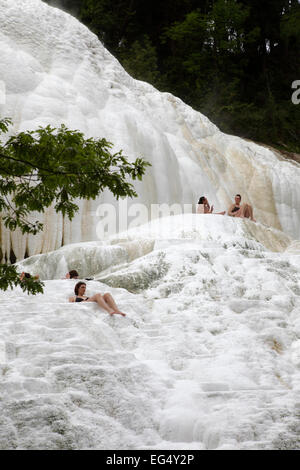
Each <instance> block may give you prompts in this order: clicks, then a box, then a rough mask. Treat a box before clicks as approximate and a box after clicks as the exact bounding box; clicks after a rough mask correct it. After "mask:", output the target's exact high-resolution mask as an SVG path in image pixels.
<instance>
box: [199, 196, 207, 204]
mask: <svg viewBox="0 0 300 470" xmlns="http://www.w3.org/2000/svg"><path fill="white" fill-rule="evenodd" d="M205 199H206V197H205V196H201V197H200V199H199V201H198V204H204V201H205Z"/></svg>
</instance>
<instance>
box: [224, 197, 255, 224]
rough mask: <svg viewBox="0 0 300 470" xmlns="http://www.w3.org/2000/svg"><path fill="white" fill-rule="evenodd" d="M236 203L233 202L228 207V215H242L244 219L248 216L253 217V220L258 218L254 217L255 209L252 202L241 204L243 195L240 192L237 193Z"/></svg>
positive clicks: (248, 217)
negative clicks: (251, 204)
mask: <svg viewBox="0 0 300 470" xmlns="http://www.w3.org/2000/svg"><path fill="white" fill-rule="evenodd" d="M234 200H235V204H231V206H230V207H229V209H228V215H230V216H231V217H241V218H242V219H244V218H247V219H251V220H252V221H253V222H256V220H255V219H254V218H253V209H252V206H250V204H242V205H240V204H241V200H242V196H241V195H240V194H236V196H235V198H234Z"/></svg>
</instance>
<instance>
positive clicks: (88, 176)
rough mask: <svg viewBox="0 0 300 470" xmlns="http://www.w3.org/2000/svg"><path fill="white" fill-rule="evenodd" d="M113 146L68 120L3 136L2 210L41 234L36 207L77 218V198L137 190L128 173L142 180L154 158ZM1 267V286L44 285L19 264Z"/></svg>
mask: <svg viewBox="0 0 300 470" xmlns="http://www.w3.org/2000/svg"><path fill="white" fill-rule="evenodd" d="M10 124H11V121H10V120H9V119H3V120H0V133H1V132H2V133H7V132H8V129H9V125H10ZM112 146H113V145H112V144H111V143H110V142H108V141H106V140H105V139H93V138H89V139H85V137H84V134H82V133H81V132H79V131H74V130H69V129H68V128H67V127H66V126H65V125H61V127H60V128H58V129H55V128H52V127H50V126H47V127H45V128H43V127H40V128H39V129H37V130H35V131H26V132H20V133H19V134H17V135H13V136H11V137H9V138H8V139H7V140H6V142H5V143H2V142H1V140H0V212H1V218H2V220H3V221H4V224H5V226H6V227H8V228H9V229H10V230H12V231H13V230H16V228H20V229H21V231H22V233H23V234H24V233H32V234H34V235H35V234H36V233H37V232H39V231H40V230H42V228H43V225H42V224H41V223H40V222H39V220H36V221H34V222H32V221H31V220H30V219H31V213H32V212H39V213H42V212H44V211H45V209H46V208H47V207H49V206H50V205H52V204H54V207H55V210H56V212H61V213H62V214H63V215H64V216H67V217H68V218H69V219H72V218H73V217H74V215H75V214H76V212H77V211H78V205H77V203H76V199H95V198H96V197H97V196H98V195H99V193H101V192H102V191H103V190H104V189H109V190H110V191H111V192H112V194H113V195H114V196H115V197H116V198H117V199H118V198H119V197H126V196H127V197H135V196H137V194H136V192H135V189H134V187H133V185H132V183H131V182H130V181H128V179H130V180H136V179H139V180H141V179H142V177H143V175H144V173H145V171H146V168H147V166H149V165H150V164H149V163H148V162H146V161H145V160H143V159H142V158H137V159H136V160H135V161H134V162H132V163H131V162H129V161H128V159H127V157H126V156H124V155H123V153H122V151H119V152H117V153H111V151H110V150H111V148H112ZM0 268H1V269H0V274H1V279H0V288H1V289H4V290H5V289H6V288H7V287H8V286H11V285H12V284H13V283H14V282H15V285H22V287H24V285H25V284H26V286H27V290H28V291H30V292H32V293H35V292H38V291H39V290H38V288H37V290H36V291H35V288H34V287H33V285H34V284H33V283H32V282H33V281H32V282H31V281H30V282H29V281H27V280H26V282H25V283H22V284H20V282H19V279H18V276H17V274H16V271H14V268H13V267H8V266H6V265H0ZM5 273H6V275H5ZM36 286H37V284H36Z"/></svg>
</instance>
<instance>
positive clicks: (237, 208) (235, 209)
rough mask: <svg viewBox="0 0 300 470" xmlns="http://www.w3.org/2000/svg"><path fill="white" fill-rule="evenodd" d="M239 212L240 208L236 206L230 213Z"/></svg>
mask: <svg viewBox="0 0 300 470" xmlns="http://www.w3.org/2000/svg"><path fill="white" fill-rule="evenodd" d="M239 210H240V207H238V206H235V208H234V209H232V211H231V212H237V211H239Z"/></svg>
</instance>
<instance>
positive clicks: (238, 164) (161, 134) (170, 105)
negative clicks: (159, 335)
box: [0, 0, 300, 260]
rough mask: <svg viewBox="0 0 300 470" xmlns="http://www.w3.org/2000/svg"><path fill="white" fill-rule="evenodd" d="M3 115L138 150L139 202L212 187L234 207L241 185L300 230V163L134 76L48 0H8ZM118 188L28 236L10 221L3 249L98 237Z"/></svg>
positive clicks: (213, 198)
mask: <svg viewBox="0 0 300 470" xmlns="http://www.w3.org/2000/svg"><path fill="white" fill-rule="evenodd" d="M0 24H1V30H0V81H3V82H4V84H5V89H6V100H5V104H0V115H1V116H2V117H4V116H9V117H11V118H12V119H13V122H14V126H15V127H14V131H15V132H17V131H20V130H25V129H35V128H37V127H38V126H39V125H47V124H51V125H53V126H58V125H60V124H61V123H65V124H66V125H67V126H68V127H70V128H75V129H80V130H81V131H83V132H85V134H86V136H94V137H105V138H107V139H108V140H109V141H111V142H113V143H114V145H115V149H116V150H119V149H121V148H122V149H123V150H124V153H125V154H126V155H128V156H129V157H130V158H131V159H134V158H136V157H137V156H142V157H144V158H145V159H146V160H148V161H150V162H151V163H152V167H151V169H149V170H148V172H147V175H146V176H145V178H144V180H143V182H138V183H137V184H136V185H135V186H136V189H137V192H138V194H139V197H138V199H137V200H134V201H133V202H134V203H136V202H139V203H143V204H146V206H147V207H149V206H150V205H151V204H153V203H159V204H161V203H168V204H173V203H180V204H182V205H183V204H192V203H195V202H196V201H197V199H198V197H199V196H200V195H203V194H205V195H206V196H207V197H208V199H209V201H210V202H211V203H213V204H214V205H215V207H216V209H219V210H224V209H227V208H228V206H229V204H230V202H231V201H232V199H233V196H234V194H236V193H240V194H242V197H243V201H248V202H250V203H251V204H252V205H253V206H254V208H255V217H256V219H257V220H258V221H260V222H262V223H264V224H266V225H268V226H271V227H273V228H275V229H279V230H282V231H284V232H285V233H286V234H288V235H290V236H291V237H293V238H300V217H299V211H298V208H299V207H300V185H299V181H300V166H299V164H297V163H294V162H292V161H287V160H284V159H282V158H280V155H278V154H277V153H276V154H275V153H274V152H272V151H271V150H269V149H267V148H266V147H263V146H259V145H257V144H255V143H252V142H249V141H246V140H243V139H240V138H238V137H234V136H228V135H225V134H223V133H221V132H220V131H219V130H218V128H217V127H216V126H215V125H214V124H212V123H211V122H210V121H209V120H208V119H207V118H206V117H205V116H203V115H202V114H200V113H198V112H196V111H194V110H193V109H192V108H190V107H189V106H187V105H185V104H184V103H183V102H182V101H181V100H180V99H178V98H175V97H174V96H172V95H170V94H168V93H160V92H158V91H157V90H156V89H154V88H153V87H152V86H151V85H149V84H147V83H144V82H140V81H136V80H133V79H132V78H131V77H130V76H129V75H128V74H127V73H126V72H125V71H124V69H123V68H122V67H121V65H120V64H119V63H118V61H117V60H116V59H115V58H114V57H112V55H111V54H110V53H109V52H108V51H107V50H105V48H104V47H103V46H102V44H101V43H100V42H99V40H98V39H97V37H96V36H95V35H94V34H92V33H91V32H90V31H89V30H88V29H87V28H86V27H84V26H83V25H82V24H80V23H79V22H78V21H77V20H76V19H75V18H73V17H72V16H70V15H68V14H66V13H64V12H63V11H61V10H59V9H56V8H51V7H49V6H48V5H46V4H45V3H43V2H42V1H41V0H0ZM104 202H108V203H114V201H113V198H112V196H111V195H110V194H109V193H104V194H102V195H101V196H100V197H99V199H98V200H97V201H93V202H84V201H80V202H79V205H80V211H79V214H78V216H77V217H76V218H75V220H74V221H72V222H71V223H70V222H69V221H68V220H63V219H62V216H61V215H57V214H56V213H55V212H54V210H53V209H50V210H49V211H47V212H46V213H45V214H44V215H41V219H42V220H43V221H44V224H45V230H44V232H43V233H41V234H40V235H38V236H35V237H32V236H25V237H21V235H20V233H18V232H15V233H12V234H10V233H9V232H8V231H7V230H6V229H5V228H4V226H3V224H2V226H1V232H0V233H1V246H2V254H3V258H4V259H7V258H8V257H9V255H10V252H11V251H13V252H14V254H15V256H16V257H17V259H18V260H20V259H22V258H23V257H24V256H25V254H27V255H29V256H31V255H35V254H39V253H45V252H48V251H51V250H55V249H57V248H59V247H60V246H61V245H62V244H69V243H73V242H80V241H89V240H95V239H97V234H96V226H97V223H98V220H99V218H97V217H96V216H95V211H96V209H97V207H98V206H99V204H101V203H104Z"/></svg>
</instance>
